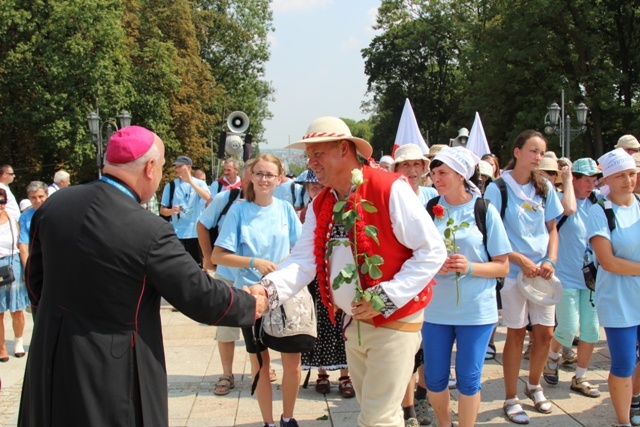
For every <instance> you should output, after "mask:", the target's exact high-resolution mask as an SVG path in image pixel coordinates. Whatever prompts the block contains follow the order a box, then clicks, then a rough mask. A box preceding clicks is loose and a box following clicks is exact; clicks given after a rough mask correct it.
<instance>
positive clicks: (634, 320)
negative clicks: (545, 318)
mask: <svg viewBox="0 0 640 427" xmlns="http://www.w3.org/2000/svg"><path fill="white" fill-rule="evenodd" d="M611 206H612V208H613V212H614V214H615V218H616V228H614V229H613V233H612V232H610V231H609V225H608V223H607V217H606V215H605V213H604V209H602V207H601V206H600V205H593V206H592V207H591V209H590V210H589V221H588V226H587V236H589V239H590V240H591V238H592V237H593V236H602V237H604V238H605V239H607V240H609V241H610V242H611V246H612V249H613V255H615V256H616V257H619V258H624V259H628V260H630V261H635V262H640V245H639V244H638V236H640V203H638V202H637V201H636V200H635V198H634V201H633V204H631V206H629V207H622V206H618V205H615V204H613V203H612V204H611ZM595 294H596V297H595V301H596V311H597V312H598V320H599V321H600V325H602V326H605V327H608V328H628V327H631V326H637V325H640V310H638V301H640V276H629V275H622V274H615V273H611V272H609V271H606V270H605V269H604V268H602V267H601V266H598V275H597V277H596V292H595Z"/></svg>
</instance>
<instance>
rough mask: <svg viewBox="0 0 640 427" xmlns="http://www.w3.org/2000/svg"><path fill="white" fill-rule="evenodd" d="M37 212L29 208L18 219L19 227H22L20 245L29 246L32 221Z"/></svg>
mask: <svg viewBox="0 0 640 427" xmlns="http://www.w3.org/2000/svg"><path fill="white" fill-rule="evenodd" d="M34 213H36V210H35V209H33V208H29V209H27V210H26V211H24V212H22V213H21V214H20V218H19V219H18V225H19V226H20V236H19V237H18V243H24V244H26V245H28V244H29V230H31V219H32V218H33V214H34Z"/></svg>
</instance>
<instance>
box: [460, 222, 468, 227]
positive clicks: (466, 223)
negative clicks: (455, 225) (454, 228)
mask: <svg viewBox="0 0 640 427" xmlns="http://www.w3.org/2000/svg"><path fill="white" fill-rule="evenodd" d="M459 227H460V228H469V223H468V222H461V223H460V225H459Z"/></svg>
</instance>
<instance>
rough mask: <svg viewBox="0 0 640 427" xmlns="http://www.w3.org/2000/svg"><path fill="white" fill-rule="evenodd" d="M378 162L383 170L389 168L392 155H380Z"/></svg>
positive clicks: (391, 162)
mask: <svg viewBox="0 0 640 427" xmlns="http://www.w3.org/2000/svg"><path fill="white" fill-rule="evenodd" d="M378 164H379V165H380V167H381V168H382V169H384V170H391V165H392V164H393V157H391V156H382V157H380V162H378Z"/></svg>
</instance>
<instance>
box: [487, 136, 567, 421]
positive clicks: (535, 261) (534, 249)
mask: <svg viewBox="0 0 640 427" xmlns="http://www.w3.org/2000/svg"><path fill="white" fill-rule="evenodd" d="M546 149H547V141H546V139H545V137H544V135H542V134H541V133H540V132H537V131H534V130H526V131H524V132H521V133H520V134H519V135H518V136H517V137H516V140H515V142H514V146H513V158H512V159H511V161H510V162H509V164H508V165H507V167H506V168H505V171H504V172H503V173H502V175H501V179H502V180H503V183H504V184H503V185H504V186H505V191H504V193H506V194H504V200H503V192H502V191H501V190H500V188H499V186H498V184H497V183H499V182H500V180H496V181H494V183H493V184H490V185H489V187H488V188H487V191H486V192H485V197H486V198H487V199H489V200H491V203H492V204H494V205H495V207H496V208H497V209H498V210H499V211H500V212H501V216H503V222H504V226H505V229H506V230H507V234H508V236H509V242H510V243H511V247H512V248H513V252H511V253H510V254H509V274H508V275H507V277H506V278H505V281H504V287H503V288H502V289H501V290H500V297H501V299H502V318H503V321H504V324H505V325H506V326H507V340H506V342H505V346H504V351H503V362H504V365H503V366H504V367H503V371H504V385H505V401H504V405H503V409H504V412H505V415H506V416H507V418H508V419H509V421H511V422H514V423H517V424H528V423H529V416H528V415H527V414H526V413H525V412H524V410H523V409H522V406H521V405H520V401H519V400H518V391H517V386H518V379H519V372H520V362H521V359H522V347H523V344H524V336H525V333H526V326H527V323H528V322H529V319H531V324H532V325H533V327H532V329H533V338H534V339H533V346H532V348H531V355H530V364H529V366H530V370H529V378H528V380H527V383H526V384H525V390H524V394H525V395H526V396H527V397H529V398H530V399H531V400H533V403H534V406H535V408H536V410H537V411H538V412H541V413H543V414H547V413H550V412H551V410H552V405H551V402H549V401H548V400H547V399H546V398H545V396H544V393H543V390H542V387H541V386H540V378H541V376H542V370H543V368H544V366H545V363H546V361H547V355H548V353H549V344H550V343H551V338H552V337H553V327H554V326H555V308H554V306H552V305H551V306H546V305H542V304H540V303H536V302H533V301H530V300H528V299H527V298H526V297H525V296H524V294H523V293H522V292H520V289H519V287H518V275H519V274H520V272H522V274H523V276H524V277H527V278H535V277H538V276H540V277H542V278H543V279H545V280H549V279H551V278H552V277H553V273H554V270H555V265H556V261H557V252H558V232H557V231H556V220H555V219H556V218H557V217H558V215H560V214H561V213H562V212H563V209H562V206H561V204H560V200H559V199H558V196H557V193H556V191H555V187H554V186H553V184H551V183H550V182H549V181H547V180H546V179H544V178H543V177H542V176H540V173H539V172H538V171H537V168H538V166H539V165H540V162H541V161H542V158H543V155H544V153H545V151H546Z"/></svg>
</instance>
